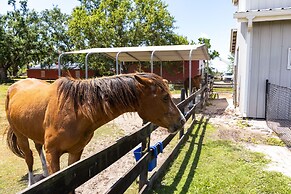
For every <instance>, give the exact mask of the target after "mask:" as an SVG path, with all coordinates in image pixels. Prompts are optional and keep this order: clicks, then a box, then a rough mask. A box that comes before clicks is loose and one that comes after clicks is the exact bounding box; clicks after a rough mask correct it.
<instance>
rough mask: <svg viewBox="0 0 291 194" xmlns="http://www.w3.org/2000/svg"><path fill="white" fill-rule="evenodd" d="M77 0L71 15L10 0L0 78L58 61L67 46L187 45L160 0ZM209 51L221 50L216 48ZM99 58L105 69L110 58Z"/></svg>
mask: <svg viewBox="0 0 291 194" xmlns="http://www.w3.org/2000/svg"><path fill="white" fill-rule="evenodd" d="M78 1H79V2H80V6H77V7H75V8H74V9H73V12H72V14H71V15H67V14H65V13H62V12H61V10H60V9H59V8H58V7H54V8H53V9H46V10H43V11H41V12H37V11H35V10H30V9H29V8H28V7H27V2H28V0H19V1H18V4H17V1H16V0H8V4H9V5H11V6H12V7H13V10H12V11H8V12H7V13H6V14H3V15H1V14H0V79H1V80H4V79H6V77H7V75H8V74H9V75H17V72H19V70H21V69H23V68H27V67H28V66H29V64H45V65H50V64H52V63H54V62H57V57H58V55H59V53H60V52H63V51H69V50H77V49H85V48H92V47H124V46H151V45H155V46H158V45H178V44H189V41H188V40H187V38H186V37H184V36H181V35H178V34H176V33H175V29H176V26H175V19H174V17H173V16H172V15H171V14H170V13H169V11H168V10H167V4H166V3H165V2H164V1H162V0H111V1H108V0H78ZM192 42H193V41H192ZM198 43H205V44H206V45H207V46H208V48H210V47H211V45H210V40H209V39H201V40H200V39H199V42H198ZM210 55H211V56H212V57H215V56H218V55H219V53H218V52H216V51H212V53H210ZM81 57H82V56H81ZM83 57H84V56H83ZM92 58H93V57H92ZM93 59H94V58H93ZM94 60H95V59H94ZM98 60H99V61H97V62H98V63H100V64H101V65H100V64H99V65H98V66H96V68H97V69H99V71H100V72H106V71H107V70H108V69H109V68H110V67H109V66H108V61H106V59H104V58H102V57H101V58H100V57H98ZM95 61H96V60H95Z"/></svg>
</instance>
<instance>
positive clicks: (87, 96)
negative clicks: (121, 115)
mask: <svg viewBox="0 0 291 194" xmlns="http://www.w3.org/2000/svg"><path fill="white" fill-rule="evenodd" d="M137 75H139V76H143V77H146V78H149V79H151V80H153V81H155V83H156V85H158V86H160V87H161V88H162V89H164V90H166V91H167V90H168V89H167V87H166V86H165V84H164V83H162V82H163V80H162V79H161V78H160V77H159V76H157V75H155V74H149V73H142V74H137ZM140 92H142V91H141V88H140V87H139V84H137V80H136V79H135V78H134V74H126V75H119V76H112V77H102V78H96V79H88V80H77V79H73V78H69V77H63V78H60V80H59V85H58V99H59V102H60V103H59V104H60V108H62V107H63V106H64V104H65V102H66V101H67V100H72V101H73V103H74V108H75V111H78V110H81V111H82V112H83V113H84V114H85V115H86V116H87V117H88V118H90V119H91V120H93V119H94V118H93V115H96V113H97V112H96V111H97V109H98V108H99V111H100V109H101V110H102V112H103V114H106V115H108V116H109V115H111V113H112V111H113V110H112V109H116V108H118V109H121V110H124V109H128V107H130V108H131V109H132V108H134V107H136V106H137V105H138V104H139V93H140ZM100 114H102V113H100Z"/></svg>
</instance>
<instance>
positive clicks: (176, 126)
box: [168, 116, 186, 134]
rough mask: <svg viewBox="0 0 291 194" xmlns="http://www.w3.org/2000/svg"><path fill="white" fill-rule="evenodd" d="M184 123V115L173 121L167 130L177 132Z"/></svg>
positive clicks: (172, 132)
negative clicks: (175, 121)
mask: <svg viewBox="0 0 291 194" xmlns="http://www.w3.org/2000/svg"><path fill="white" fill-rule="evenodd" d="M185 123H186V119H185V117H184V116H182V117H181V118H180V120H179V121H178V122H177V123H175V124H174V125H173V126H172V127H170V128H169V129H168V132H169V133H171V134H175V133H177V132H178V131H179V130H181V129H182V127H183V126H184V124H185Z"/></svg>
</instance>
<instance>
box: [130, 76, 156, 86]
mask: <svg viewBox="0 0 291 194" xmlns="http://www.w3.org/2000/svg"><path fill="white" fill-rule="evenodd" d="M134 78H135V79H136V80H137V81H138V82H139V83H140V84H142V85H145V86H147V85H150V84H152V83H153V81H152V80H151V79H148V78H145V77H142V76H139V75H134Z"/></svg>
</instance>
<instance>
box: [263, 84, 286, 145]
mask: <svg viewBox="0 0 291 194" xmlns="http://www.w3.org/2000/svg"><path fill="white" fill-rule="evenodd" d="M265 110H266V121H267V125H268V126H269V127H270V128H271V129H272V130H273V131H274V132H276V133H277V134H278V136H279V137H280V138H281V139H282V141H283V142H284V143H285V144H286V145H287V146H288V147H289V148H291V88H288V87H283V86H279V85H275V84H271V83H269V81H268V80H267V81H266V109H265Z"/></svg>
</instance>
